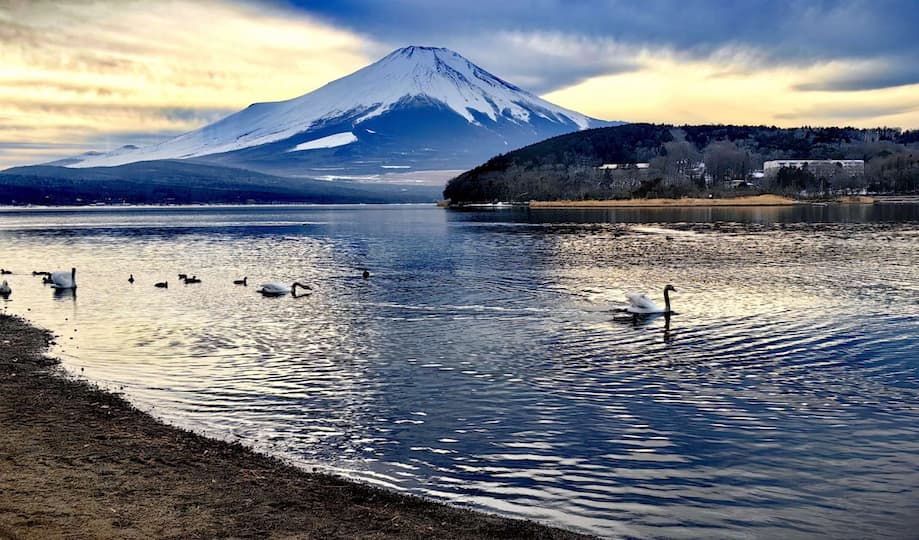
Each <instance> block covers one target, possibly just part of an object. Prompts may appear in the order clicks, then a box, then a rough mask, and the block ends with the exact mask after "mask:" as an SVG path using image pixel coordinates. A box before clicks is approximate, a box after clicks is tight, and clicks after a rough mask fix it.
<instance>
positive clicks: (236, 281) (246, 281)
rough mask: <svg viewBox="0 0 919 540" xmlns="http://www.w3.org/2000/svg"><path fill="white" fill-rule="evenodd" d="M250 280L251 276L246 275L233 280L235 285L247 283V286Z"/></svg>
mask: <svg viewBox="0 0 919 540" xmlns="http://www.w3.org/2000/svg"><path fill="white" fill-rule="evenodd" d="M248 281H249V276H246V277H244V278H242V279H234V280H233V285H246V286H248V285H249V283H248Z"/></svg>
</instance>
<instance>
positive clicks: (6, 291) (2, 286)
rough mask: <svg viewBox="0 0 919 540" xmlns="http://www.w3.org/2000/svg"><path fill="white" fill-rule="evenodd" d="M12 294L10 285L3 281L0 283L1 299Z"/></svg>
mask: <svg viewBox="0 0 919 540" xmlns="http://www.w3.org/2000/svg"><path fill="white" fill-rule="evenodd" d="M11 292H13V289H12V288H11V287H10V284H9V283H7V282H6V280H5V279H4V280H3V283H0V296H2V297H3V298H7V297H9V295H10V293H11Z"/></svg>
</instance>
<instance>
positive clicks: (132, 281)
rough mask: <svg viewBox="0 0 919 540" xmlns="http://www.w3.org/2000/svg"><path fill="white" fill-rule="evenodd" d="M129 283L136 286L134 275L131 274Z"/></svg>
mask: <svg viewBox="0 0 919 540" xmlns="http://www.w3.org/2000/svg"><path fill="white" fill-rule="evenodd" d="M128 283H130V284H131V285H133V284H134V274H131V275H130V277H128Z"/></svg>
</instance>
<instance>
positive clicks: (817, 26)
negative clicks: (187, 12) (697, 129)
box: [274, 0, 919, 90]
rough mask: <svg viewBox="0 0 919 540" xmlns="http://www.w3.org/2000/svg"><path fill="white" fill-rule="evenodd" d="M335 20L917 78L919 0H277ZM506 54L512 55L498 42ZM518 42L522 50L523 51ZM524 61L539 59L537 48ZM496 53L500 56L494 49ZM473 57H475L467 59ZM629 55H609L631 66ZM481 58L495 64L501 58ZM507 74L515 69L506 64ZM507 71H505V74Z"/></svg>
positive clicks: (396, 31) (460, 43) (545, 76)
mask: <svg viewBox="0 0 919 540" xmlns="http://www.w3.org/2000/svg"><path fill="white" fill-rule="evenodd" d="M274 3H284V4H287V5H293V6H295V7H297V8H298V9H301V10H303V11H305V12H307V13H310V14H312V15H315V16H318V17H320V18H323V19H325V20H328V21H330V22H332V23H334V24H336V25H339V26H344V27H347V28H350V29H353V30H355V31H358V32H361V33H363V34H365V35H368V36H370V37H371V38H373V39H375V40H377V41H379V42H382V43H385V44H386V45H387V46H389V47H398V46H402V45H406V44H426V45H443V46H448V47H450V48H454V49H456V50H458V51H459V52H461V53H463V54H467V52H468V51H470V50H477V49H484V48H486V47H488V46H490V45H491V46H493V47H497V46H498V44H500V39H495V37H496V36H501V35H502V34H504V33H508V32H510V33H548V34H563V35H566V36H575V37H577V38H580V39H585V40H609V41H613V42H616V43H618V44H620V45H624V46H632V47H635V48H646V49H652V50H653V49H656V48H666V49H669V50H673V51H675V52H677V53H678V54H680V55H686V56H687V57H691V58H706V57H708V56H709V55H711V54H713V53H715V52H717V51H719V50H723V49H736V48H744V49H750V50H754V51H756V53H757V54H756V56H755V59H756V61H757V62H758V64H759V65H757V66H752V67H753V68H757V67H770V66H775V65H792V66H808V65H812V64H814V63H819V62H827V61H833V60H840V61H856V60H873V61H876V62H878V63H880V64H884V65H885V68H886V69H885V70H884V72H883V73H881V72H877V73H870V72H862V73H853V74H852V75H851V76H847V77H844V78H840V79H839V80H835V81H813V82H812V83H810V84H808V85H805V86H802V88H806V89H821V90H867V89H874V88H886V87H890V86H898V85H902V84H912V83H915V82H917V81H919V77H917V74H919V67H917V65H919V32H916V31H915V25H916V23H917V21H919V2H916V1H914V0H880V1H862V0H839V1H830V0H791V1H788V2H779V1H773V0H748V1H723V0H720V1H719V0H658V1H642V2H638V1H631V0H629V1H626V0H567V1H562V0H535V1H527V2H523V1H514V0H509V1H503V2H495V1H494V0H489V1H483V0H467V1H464V2H450V3H431V2H429V1H427V0H389V1H386V2H376V1H357V0H287V1H285V0H274ZM518 47H519V46H518ZM500 52H501V54H502V55H504V54H508V55H514V51H512V50H508V49H503V50H501V51H500ZM526 53H527V51H526V50H525V49H521V50H520V51H519V53H518V54H521V55H523V54H526ZM529 54H530V58H529V63H530V64H531V65H532V64H538V57H539V56H541V55H540V54H536V53H535V52H534V51H529ZM493 56H499V55H493ZM472 59H473V60H474V61H475V60H476V59H475V58H472ZM629 60H630V59H629V58H620V59H618V62H614V64H615V65H618V66H619V68H620V69H619V70H620V71H622V69H623V68H627V67H628V66H629V65H630V64H629ZM491 64H492V65H490V66H489V65H486V66H485V67H490V68H494V69H496V68H497V67H502V68H503V67H504V66H503V65H502V64H501V63H500V62H492V63H491ZM609 69H610V67H609V66H608V65H607V64H605V63H603V62H597V61H596V58H589V57H587V55H578V54H577V52H576V51H572V52H571V54H569V55H568V56H567V58H566V61H565V62H555V63H554V64H553V63H549V64H548V65H546V66H543V67H542V73H541V74H540V75H539V80H537V81H535V85H534V86H531V88H533V89H537V90H547V89H552V88H559V87H563V86H568V85H571V84H573V83H576V82H578V81H579V80H582V79H584V78H586V77H590V76H593V75H600V74H608V73H610V71H609ZM511 73H513V71H512V72H511ZM504 74H505V76H508V77H510V75H509V74H508V73H506V72H505V73H504Z"/></svg>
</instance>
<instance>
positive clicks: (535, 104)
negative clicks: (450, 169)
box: [67, 46, 605, 167]
mask: <svg viewBox="0 0 919 540" xmlns="http://www.w3.org/2000/svg"><path fill="white" fill-rule="evenodd" d="M419 98H420V99H424V100H430V101H432V102H438V103H441V104H443V105H444V106H445V107H446V108H448V109H449V110H451V111H453V112H454V113H456V114H457V115H459V116H461V117H462V118H464V119H465V120H466V122H468V123H469V124H471V125H475V126H479V125H481V121H486V120H485V119H487V120H488V121H490V122H498V121H509V122H512V123H515V124H521V125H525V124H529V123H532V122H534V121H537V120H538V121H540V122H549V123H552V124H558V125H562V126H570V130H575V129H586V128H589V127H596V126H599V125H605V123H603V122H600V121H596V120H593V119H592V118H589V117H587V116H584V115H582V114H580V113H577V112H574V111H571V110H568V109H565V108H563V107H559V106H557V105H554V104H552V103H549V102H548V101H546V100H544V99H541V98H539V97H537V96H535V95H533V94H530V93H529V92H526V91H525V90H522V89H520V88H518V87H516V86H514V85H512V84H510V83H507V82H505V81H503V80H501V79H499V78H498V77H495V76H494V75H492V74H490V73H488V72H487V71H485V70H483V69H481V68H479V67H478V66H476V65H475V64H473V63H472V62H470V61H468V60H466V59H465V58H463V57H462V56H461V55H459V54H457V53H455V52H453V51H451V50H448V49H443V48H432V47H417V46H412V47H405V48H402V49H398V50H396V51H393V52H392V53H390V54H389V55H387V56H386V57H384V58H383V59H381V60H379V61H378V62H376V63H374V64H371V65H369V66H367V67H365V68H362V69H360V70H358V71H356V72H354V73H352V74H351V75H348V76H346V77H343V78H341V79H338V80H335V81H333V82H330V83H328V84H327V85H325V86H323V87H321V88H319V89H317V90H315V91H313V92H310V93H308V94H305V95H303V96H300V97H297V98H294V99H291V100H288V101H280V102H274V103H256V104H254V105H251V106H249V107H247V108H246V109H244V110H242V111H240V112H238V113H235V114H233V115H230V116H228V117H226V118H224V119H222V120H219V121H218V122H215V123H213V124H210V125H208V126H205V127H203V128H200V129H198V130H195V131H192V132H189V133H186V134H183V135H180V136H178V137H176V138H174V139H170V140H167V141H164V142H162V143H159V144H156V145H153V146H149V147H144V148H136V149H130V150H125V149H119V150H118V151H115V152H109V153H105V154H100V155H84V156H77V157H75V158H72V160H68V163H67V166H69V167H100V166H113V165H121V164H124V163H132V162H136V161H147V160H156V159H186V158H194V157H201V156H207V155H211V154H221V153H226V152H233V151H237V150H242V149H245V148H251V147H255V146H261V145H265V144H269V143H274V142H277V141H282V140H284V139H288V138H290V137H293V136H295V135H297V134H302V133H304V132H307V131H310V130H320V129H321V128H322V127H323V126H331V125H336V124H337V123H341V122H342V121H343V119H348V121H349V122H350V123H351V124H352V125H357V124H360V123H361V122H365V121H367V120H369V119H372V118H375V117H378V116H380V115H383V114H385V113H387V112H388V111H391V110H393V109H395V108H397V107H398V106H399V104H400V103H405V102H407V101H411V100H413V99H419ZM368 132H369V133H374V132H373V131H369V130H368ZM339 135H341V134H339ZM352 137H353V134H352ZM301 140H302V139H301ZM342 140H343V139H342ZM339 142H340V141H339ZM349 142H353V141H349ZM309 144H310V141H307V142H306V143H302V144H301V145H299V147H298V150H306V149H309V148H322V147H329V146H328V145H326V146H315V147H310V146H309Z"/></svg>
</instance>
